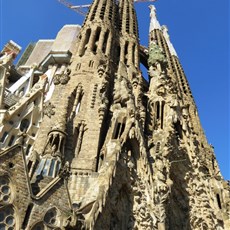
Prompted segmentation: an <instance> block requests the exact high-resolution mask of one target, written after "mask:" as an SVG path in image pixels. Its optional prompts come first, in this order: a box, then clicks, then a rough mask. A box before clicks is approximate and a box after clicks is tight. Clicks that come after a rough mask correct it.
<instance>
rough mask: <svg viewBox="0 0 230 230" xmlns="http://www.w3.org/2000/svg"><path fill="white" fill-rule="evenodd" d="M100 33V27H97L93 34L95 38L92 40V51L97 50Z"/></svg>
mask: <svg viewBox="0 0 230 230" xmlns="http://www.w3.org/2000/svg"><path fill="white" fill-rule="evenodd" d="M100 34H101V28H100V27H98V28H97V30H96V35H95V40H94V45H93V50H92V51H93V52H96V51H97V47H98V41H99V38H100Z"/></svg>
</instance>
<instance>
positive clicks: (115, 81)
mask: <svg viewBox="0 0 230 230" xmlns="http://www.w3.org/2000/svg"><path fill="white" fill-rule="evenodd" d="M116 4H118V3H115V1H113V0H99V1H94V2H93V3H92V6H91V8H90V10H89V13H88V15H87V17H86V20H85V22H84V25H83V26H82V28H81V29H80V30H79V26H73V25H70V26H65V27H64V28H63V29H62V30H61V31H60V32H59V34H58V36H57V38H56V40H54V41H53V40H52V41H47V42H44V41H43V42H40V43H39V42H38V43H37V46H36V47H35V49H34V50H33V52H32V54H31V56H30V57H29V59H28V61H27V64H28V65H29V66H27V67H23V68H24V72H25V75H24V76H22V77H21V78H20V79H19V80H18V81H16V82H8V74H10V72H9V71H8V70H9V69H10V68H11V67H12V57H10V56H5V57H4V60H3V59H1V62H0V70H1V79H0V80H1V88H0V89H1V91H0V92H1V108H2V109H1V111H0V112H1V124H0V131H1V136H0V142H1V143H0V144H1V145H0V146H1V152H0V164H1V165H0V226H1V227H2V226H4V227H6V226H7V227H8V228H9V229H10V227H12V228H13V229H34V230H36V229H95V230H109V229H113V230H126V229H127V230H128V229H129V230H131V229H135V230H137V229H138V230H142V229H143V230H144V229H145V230H154V229H156V230H166V229H173V230H177V229H178V230H188V229H194V230H200V229H203V230H204V229H206V230H212V229H213V230H216V229H217V230H221V229H229V227H230V226H229V224H230V221H229V216H230V186H229V184H228V182H226V181H224V180H223V178H222V176H221V174H220V171H219V168H218V165H217V162H216V159H215V155H214V152H213V148H212V146H210V145H209V144H208V143H207V140H206V137H205V135H204V132H203V130H202V127H201V125H200V121H199V117H198V113H197V109H196V105H195V102H194V100H193V97H192V94H191V91H190V88H189V85H188V82H187V79H186V77H185V75H184V72H183V69H182V67H181V65H180V62H179V59H178V57H177V56H176V52H175V50H174V48H173V46H172V44H171V43H170V40H169V35H168V34H167V31H166V27H162V28H161V27H160V24H159V22H158V21H157V19H156V11H155V8H154V7H151V22H150V23H151V26H150V34H149V37H150V41H149V44H150V48H149V51H148V52H146V56H145V57H147V53H148V54H149V60H148V61H147V60H144V62H145V63H148V64H149V68H148V73H149V83H147V82H146V81H145V79H144V78H143V76H142V74H141V71H140V69H139V64H140V62H139V60H140V56H139V38H138V33H137V20H136V17H135V10H134V6H133V3H132V1H128V0H124V1H123V0H122V1H120V2H119V6H117V5H116ZM118 22H120V24H119V25H118ZM78 32H79V35H78V36H77V33H78ZM12 44H13V43H12ZM66 53H68V57H67V56H65V54H66ZM52 55H56V57H58V59H57V60H55V58H54V59H53V58H52V57H53V56H52ZM47 57H50V59H49V61H47ZM70 58H71V59H70ZM142 58H143V57H142ZM32 62H33V63H34V62H36V63H37V64H38V66H32ZM40 63H43V64H42V68H41V66H39V65H40ZM44 63H45V64H44ZM19 68H20V67H19ZM36 70H38V72H37V73H36V74H39V77H37V75H36V76H35V74H34V72H35V71H36ZM8 72H9V73H8ZM11 85H13V87H9V86H11ZM10 90H11V91H10ZM8 91H9V92H10V93H11V94H12V95H15V98H16V100H17V101H16V102H15V104H14V105H12V106H10V105H9V106H8V107H9V108H7V107H5V106H6V105H5V104H4V97H5V94H4V93H5V92H8ZM7 220H11V222H9V221H8V222H7ZM1 227H0V228H1ZM2 228H3V227H2ZM12 228H11V229H12ZM4 229H5V228H4Z"/></svg>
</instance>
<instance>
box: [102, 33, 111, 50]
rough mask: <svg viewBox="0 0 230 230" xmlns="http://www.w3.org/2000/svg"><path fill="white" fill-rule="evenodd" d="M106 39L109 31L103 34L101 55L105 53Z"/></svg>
mask: <svg viewBox="0 0 230 230" xmlns="http://www.w3.org/2000/svg"><path fill="white" fill-rule="evenodd" d="M108 37H109V31H108V30H107V31H106V33H105V37H104V42H103V46H102V52H103V53H105V52H106V46H107V42H108Z"/></svg>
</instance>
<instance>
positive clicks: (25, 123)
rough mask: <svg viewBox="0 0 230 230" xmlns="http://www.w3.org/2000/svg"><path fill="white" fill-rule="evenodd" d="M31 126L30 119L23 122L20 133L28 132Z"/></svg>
mask: <svg viewBox="0 0 230 230" xmlns="http://www.w3.org/2000/svg"><path fill="white" fill-rule="evenodd" d="M29 124H30V122H29V120H28V119H23V120H22V121H21V124H20V127H19V129H20V131H21V132H26V130H27V129H28V127H29Z"/></svg>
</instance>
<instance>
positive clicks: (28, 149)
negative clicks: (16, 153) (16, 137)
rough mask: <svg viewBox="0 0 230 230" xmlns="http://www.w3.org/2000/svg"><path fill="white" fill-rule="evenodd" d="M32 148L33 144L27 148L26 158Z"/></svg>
mask: <svg viewBox="0 0 230 230" xmlns="http://www.w3.org/2000/svg"><path fill="white" fill-rule="evenodd" d="M31 147H32V145H31V144H28V146H27V148H26V156H28V155H29V153H30V149H31Z"/></svg>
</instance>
